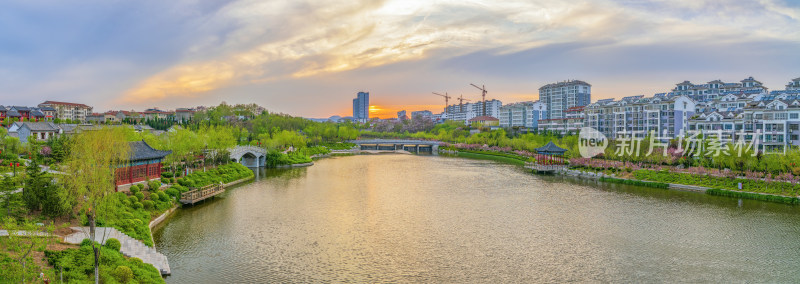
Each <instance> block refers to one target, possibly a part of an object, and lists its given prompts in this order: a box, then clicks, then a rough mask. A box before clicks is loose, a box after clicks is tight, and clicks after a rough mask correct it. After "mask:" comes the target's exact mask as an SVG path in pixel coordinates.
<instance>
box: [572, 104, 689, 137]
mask: <svg viewBox="0 0 800 284" xmlns="http://www.w3.org/2000/svg"><path fill="white" fill-rule="evenodd" d="M695 108H696V102H695V101H694V100H692V99H691V98H689V97H688V96H685V95H674V94H673V95H669V94H657V95H655V96H653V97H649V98H645V97H644V96H630V97H625V98H622V99H621V100H619V101H615V100H613V99H606V100H601V101H597V102H595V103H592V104H590V105H588V106H586V109H585V113H586V119H585V121H586V123H585V126H587V127H592V128H595V129H597V130H598V131H600V133H603V134H604V135H605V136H606V137H609V138H612V139H613V138H621V137H631V136H632V137H637V138H644V137H645V136H647V134H648V133H650V132H651V131H654V132H655V133H657V135H658V137H659V138H663V139H660V140H668V139H666V138H669V139H671V138H674V137H676V136H677V135H680V134H681V133H682V132H683V131H684V130H685V129H687V127H688V120H689V118H691V117H692V116H693V115H694V113H695Z"/></svg>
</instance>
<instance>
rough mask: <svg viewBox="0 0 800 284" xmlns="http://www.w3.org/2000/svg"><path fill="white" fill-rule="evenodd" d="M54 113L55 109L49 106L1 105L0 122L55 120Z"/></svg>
mask: <svg viewBox="0 0 800 284" xmlns="http://www.w3.org/2000/svg"><path fill="white" fill-rule="evenodd" d="M53 114H54V110H53V109H52V108H49V107H43V108H35V107H34V108H31V107H26V106H7V107H5V106H0V123H3V124H6V123H7V124H11V122H15V121H20V122H24V121H32V122H37V121H49V120H53ZM7 126H10V125H7Z"/></svg>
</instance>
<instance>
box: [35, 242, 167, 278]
mask: <svg viewBox="0 0 800 284" xmlns="http://www.w3.org/2000/svg"><path fill="white" fill-rule="evenodd" d="M44 254H45V258H46V259H47V262H48V264H49V265H51V266H53V267H63V268H64V274H63V277H64V283H91V282H93V280H94V256H93V253H92V248H91V241H88V242H84V243H81V246H80V247H79V248H71V249H66V250H63V251H50V250H45V251H44ZM120 267H123V268H120ZM126 268H127V269H126ZM100 280H101V282H102V283H115V282H122V283H126V282H127V281H135V282H136V283H164V279H163V278H161V273H160V272H159V271H158V270H157V269H156V268H155V267H153V266H152V265H150V264H146V263H143V262H142V261H141V260H139V259H136V258H130V259H127V258H125V257H124V256H123V255H122V254H121V253H120V252H119V251H118V250H114V249H112V248H109V247H108V246H106V247H101V248H100Z"/></svg>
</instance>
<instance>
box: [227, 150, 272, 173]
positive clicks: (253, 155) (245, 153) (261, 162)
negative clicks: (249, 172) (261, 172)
mask: <svg viewBox="0 0 800 284" xmlns="http://www.w3.org/2000/svg"><path fill="white" fill-rule="evenodd" d="M230 153H231V155H230V157H231V160H232V161H235V162H237V163H240V164H242V165H244V166H246V167H248V168H260V167H264V166H266V165H267V150H265V149H264V148H261V147H256V146H236V147H233V148H232V149H230Z"/></svg>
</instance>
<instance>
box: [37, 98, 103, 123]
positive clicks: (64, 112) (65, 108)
mask: <svg viewBox="0 0 800 284" xmlns="http://www.w3.org/2000/svg"><path fill="white" fill-rule="evenodd" d="M39 107H40V108H45V107H49V108H52V109H53V110H54V113H55V118H57V119H62V120H63V119H70V120H75V121H79V122H86V117H87V116H89V115H91V114H92V107H90V106H87V105H85V104H78V103H67V102H56V101H46V102H43V103H41V104H39Z"/></svg>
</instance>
